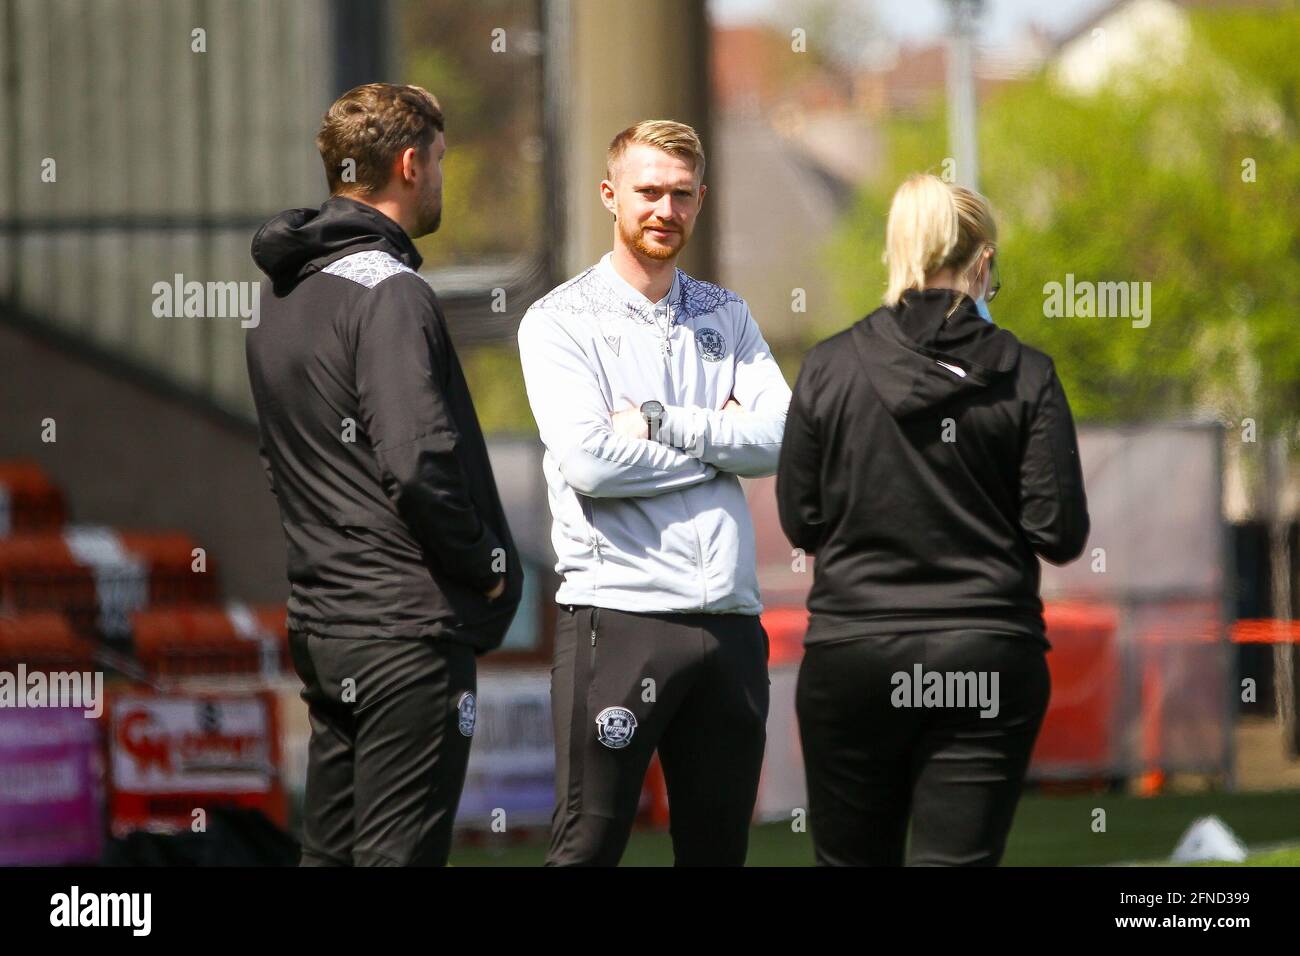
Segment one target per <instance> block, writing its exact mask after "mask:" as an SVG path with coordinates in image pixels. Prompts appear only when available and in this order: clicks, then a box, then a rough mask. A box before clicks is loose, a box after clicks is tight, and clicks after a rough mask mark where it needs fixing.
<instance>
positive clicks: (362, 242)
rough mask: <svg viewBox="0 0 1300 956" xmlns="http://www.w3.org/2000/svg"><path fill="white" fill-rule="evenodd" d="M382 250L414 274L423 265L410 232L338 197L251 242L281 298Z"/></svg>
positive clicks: (286, 218)
mask: <svg viewBox="0 0 1300 956" xmlns="http://www.w3.org/2000/svg"><path fill="white" fill-rule="evenodd" d="M368 249H383V250H384V251H385V252H388V253H390V254H391V255H393V256H395V257H396V258H397V259H399V260H400V261H401V262H402V263H404V264H405V265H407V266H409V267H410V268H412V269H415V270H417V271H418V270H419V268H420V265H421V263H422V262H423V259H422V258H421V256H420V253H419V252H418V251H416V248H415V243H413V242H412V241H411V237H410V236H408V235H407V234H406V230H405V229H403V228H402V227H401V226H400V225H398V224H397V223H396V222H394V221H393V220H392V219H389V218H388V217H387V216H385V215H384V214H383V213H382V212H380V211H379V210H378V209H376V208H375V207H373V206H368V205H366V204H365V203H363V202H358V201H357V200H355V199H348V198H347V197H345V196H334V197H331V198H330V199H328V200H326V201H325V204H324V205H322V206H321V207H320V208H319V209H310V208H308V209H288V210H285V211H284V212H282V213H280V214H279V215H278V216H274V217H272V218H271V219H269V220H268V221H267V222H265V223H263V225H262V227H261V228H260V229H258V230H257V233H256V235H254V236H253V247H252V253H253V261H254V262H256V263H257V267H258V268H259V269H261V270H262V271H263V272H265V273H266V275H267V276H268V277H269V278H270V280H271V282H272V284H273V285H274V286H275V290H276V292H277V293H280V294H283V293H285V292H287V291H289V290H290V289H292V288H293V287H294V286H296V285H297V284H298V283H299V282H301V281H302V280H303V279H305V278H307V277H308V276H309V275H312V274H314V273H316V272H319V271H320V270H321V269H323V268H324V267H325V266H327V265H329V264H330V263H331V262H333V261H334V260H335V259H338V258H340V257H342V256H344V255H348V254H351V253H353V252H362V251H365V250H368Z"/></svg>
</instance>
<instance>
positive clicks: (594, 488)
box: [519, 253, 790, 614]
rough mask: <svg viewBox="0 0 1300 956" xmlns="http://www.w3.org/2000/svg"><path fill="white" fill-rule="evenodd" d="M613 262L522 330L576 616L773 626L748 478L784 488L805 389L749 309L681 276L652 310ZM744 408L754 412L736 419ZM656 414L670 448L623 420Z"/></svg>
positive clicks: (540, 305) (561, 598) (559, 596)
mask: <svg viewBox="0 0 1300 956" xmlns="http://www.w3.org/2000/svg"><path fill="white" fill-rule="evenodd" d="M611 255H612V254H610V253H607V254H606V255H605V257H604V258H602V259H601V260H600V262H598V263H597V264H596V265H594V266H592V267H591V268H590V269H587V270H586V271H585V272H583V273H582V274H580V275H578V276H576V277H575V278H573V279H570V280H569V281H568V282H566V283H564V284H563V285H561V286H559V287H558V288H556V289H554V290H553V291H551V292H550V293H548V294H547V295H545V296H544V297H542V298H541V299H539V300H538V301H537V302H535V303H534V304H533V306H532V307H531V308H530V309H529V310H528V312H527V314H526V315H525V316H524V318H523V321H522V322H521V323H520V326H519V355H520V359H521V361H522V363H523V371H524V383H525V385H526V387H527V390H528V401H529V404H530V405H531V406H532V410H533V416H534V417H535V418H536V420H537V427H538V430H539V431H540V432H541V436H542V442H543V444H544V445H545V446H546V452H545V454H544V456H543V460H542V469H543V472H544V473H545V476H546V484H547V488H548V493H549V498H550V505H551V514H552V517H553V519H554V524H553V526H552V532H551V541H552V543H553V544H554V545H555V552H556V556H557V559H558V560H557V563H556V566H555V568H556V571H558V572H559V573H560V574H561V575H563V578H564V582H563V584H561V585H560V589H559V591H557V592H556V595H555V599H556V601H558V602H559V603H561V604H590V605H594V606H597V607H607V608H614V609H617V610H622V611H639V612H665V611H667V612H687V611H705V612H711V613H719V614H721V613H739V614H758V613H760V612H761V611H762V610H763V605H762V603H761V602H760V600H759V594H758V575H757V573H756V570H755V567H754V527H753V523H752V521H751V519H750V515H749V508H748V506H747V504H746V502H745V494H744V491H743V490H742V488H741V485H740V478H741V477H746V478H758V477H763V476H765V475H771V474H775V472H776V467H777V459H778V457H779V455H780V451H781V438H782V434H783V432H784V430H785V416H786V410H787V408H788V407H789V404H790V388H789V386H788V385H787V384H786V381H785V378H784V376H782V374H781V370H780V368H779V367H778V366H777V364H776V362H775V360H774V359H773V358H772V355H771V353H770V352H769V350H768V347H767V343H766V342H764V341H763V335H762V333H761V332H760V331H759V328H758V324H757V323H756V322H755V321H754V318H753V316H752V315H750V312H749V307H748V306H747V305H746V304H745V301H744V300H743V299H742V298H740V296H738V295H736V294H735V293H734V292H731V291H729V290H727V289H724V288H721V287H720V286H716V285H713V284H711V283H708V282H701V281H699V280H697V279H693V278H691V277H690V276H688V275H687V274H686V273H684V272H682V271H681V270H680V269H678V270H677V272H676V275H675V277H674V279H673V285H672V288H671V289H670V290H669V292H668V295H667V296H665V297H664V298H663V299H661V300H660V301H659V302H651V301H650V300H649V299H647V298H646V297H645V296H643V295H642V294H641V293H640V292H638V291H637V290H636V289H634V288H632V286H631V285H629V284H628V283H627V282H626V281H624V280H623V279H622V277H620V276H619V275H618V273H617V272H615V271H614V268H613V266H612V264H611V262H610V257H611ZM732 397H734V398H735V399H736V401H737V402H739V403H740V405H741V406H742V410H739V411H738V410H734V409H733V410H731V411H728V412H723V411H722V410H721V409H722V407H723V406H724V405H725V404H726V403H727V400H728V399H730V398H732ZM651 399H657V400H658V401H660V402H662V403H663V405H664V418H663V421H662V424H661V426H660V434H659V440H658V441H657V442H652V441H649V440H646V439H640V438H625V437H623V436H622V435H620V434H618V433H617V432H615V431H614V430H613V427H612V426H611V416H612V415H613V413H614V412H617V411H621V410H623V409H625V408H628V407H639V406H640V405H641V403H643V402H646V401H649V400H651Z"/></svg>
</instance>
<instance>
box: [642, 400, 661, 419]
mask: <svg viewBox="0 0 1300 956" xmlns="http://www.w3.org/2000/svg"><path fill="white" fill-rule="evenodd" d="M663 413H664V406H663V404H662V403H661V402H656V401H649V402H646V403H644V404H643V405H642V406H641V414H642V415H648V416H650V417H651V418H659V417H661V416H662V415H663Z"/></svg>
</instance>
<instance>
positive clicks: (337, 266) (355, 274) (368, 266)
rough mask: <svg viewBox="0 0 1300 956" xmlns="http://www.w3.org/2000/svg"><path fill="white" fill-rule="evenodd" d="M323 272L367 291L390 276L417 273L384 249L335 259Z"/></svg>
mask: <svg viewBox="0 0 1300 956" xmlns="http://www.w3.org/2000/svg"><path fill="white" fill-rule="evenodd" d="M321 272H324V273H326V274H328V275H332V276H339V277H340V278H343V279H351V280H352V281H353V282H356V283H358V284H360V285H363V286H365V287H366V288H367V289H373V288H374V287H375V286H377V285H379V283H381V282H383V281H384V280H385V279H387V278H388V277H389V276H395V275H397V274H398V273H399V272H415V270H414V269H412V268H411V267H410V266H408V265H405V264H404V263H402V262H401V260H399V259H398V258H397V257H395V256H393V255H390V254H389V253H387V252H384V250H382V249H367V250H366V251H365V252H354V253H352V255H350V256H344V257H343V258H342V259H335V260H334V261H333V262H331V263H330V264H329V265H327V266H326V267H325V268H324V269H322V270H321Z"/></svg>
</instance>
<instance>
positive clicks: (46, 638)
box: [0, 611, 95, 671]
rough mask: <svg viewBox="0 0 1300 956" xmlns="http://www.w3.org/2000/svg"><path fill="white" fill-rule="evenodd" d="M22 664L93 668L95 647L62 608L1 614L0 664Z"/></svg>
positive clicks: (41, 667) (10, 666) (7, 666)
mask: <svg viewBox="0 0 1300 956" xmlns="http://www.w3.org/2000/svg"><path fill="white" fill-rule="evenodd" d="M18 664H25V665H26V666H27V668H28V669H29V670H46V669H48V670H90V669H92V668H93V667H94V665H95V647H94V645H93V644H92V643H91V642H90V641H88V640H86V639H85V638H83V637H80V636H78V635H77V633H76V631H75V630H74V629H73V627H72V624H71V623H70V622H69V621H68V619H67V617H66V616H64V615H63V614H60V613H59V612H58V611H28V612H26V613H22V614H16V615H14V616H13V617H0V668H2V669H4V670H10V671H12V670H14V669H15V668H16V666H17V665H18Z"/></svg>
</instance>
